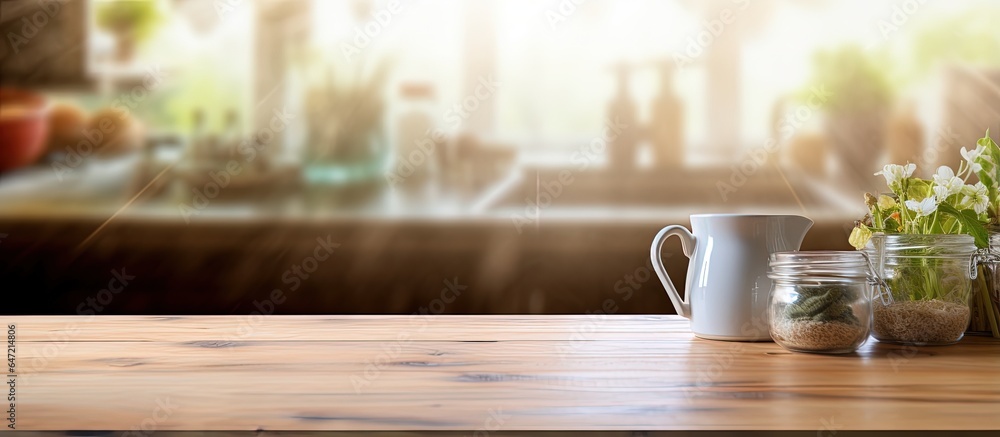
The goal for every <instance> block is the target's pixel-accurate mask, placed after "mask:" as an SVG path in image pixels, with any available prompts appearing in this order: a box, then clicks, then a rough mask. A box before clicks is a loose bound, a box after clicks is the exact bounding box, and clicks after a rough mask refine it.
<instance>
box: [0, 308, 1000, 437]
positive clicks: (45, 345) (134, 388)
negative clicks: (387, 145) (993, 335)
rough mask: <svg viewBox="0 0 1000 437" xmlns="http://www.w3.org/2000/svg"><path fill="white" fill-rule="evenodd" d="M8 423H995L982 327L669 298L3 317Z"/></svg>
mask: <svg viewBox="0 0 1000 437" xmlns="http://www.w3.org/2000/svg"><path fill="white" fill-rule="evenodd" d="M3 322H4V325H8V324H15V325H16V326H17V346H18V350H17V352H18V354H17V364H18V374H19V377H18V386H17V389H18V390H17V400H18V402H17V424H18V429H19V430H40V429H46V430H67V429H73V430H101V429H133V428H136V429H143V427H145V429H149V428H153V429H156V430H161V431H162V430H257V429H265V430H324V429H330V430H350V429H354V430H360V429H364V430H477V429H480V430H490V429H499V430H551V429H602V430H642V429H715V430H726V429H766V430H772V429H773V430H778V429H795V430H817V431H824V430H826V431H836V430H848V429H975V430H983V429H997V428H1000V342H997V341H995V340H992V339H989V338H982V337H970V338H966V339H965V340H963V341H962V342H961V343H960V344H958V345H954V346H946V347H926V348H914V347H905V346H895V345H888V344H883V343H878V342H875V341H874V340H870V342H869V343H868V344H866V345H865V346H864V347H863V348H862V350H860V351H859V352H858V353H857V354H854V355H849V356H822V355H809V354H793V353H789V352H786V351H784V350H783V349H781V348H780V347H778V346H777V345H775V344H774V343H730V342H716V341H709V340H701V339H697V338H694V336H693V335H692V334H691V333H690V331H689V329H688V322H687V321H686V320H684V319H681V318H678V317H676V316H585V315H581V316H437V317H432V316H427V317H399V316H323V317H317V316H268V317H247V316H240V317H235V316H216V317H131V316H121V317H116V316H106V317H90V318H88V317H47V316H24V317H4V318H3Z"/></svg>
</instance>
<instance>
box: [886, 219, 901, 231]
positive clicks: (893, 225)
mask: <svg viewBox="0 0 1000 437" xmlns="http://www.w3.org/2000/svg"><path fill="white" fill-rule="evenodd" d="M882 227H883V228H884V229H885V230H886V232H899V222H898V221H896V219H894V218H892V217H886V218H885V221H884V222H882Z"/></svg>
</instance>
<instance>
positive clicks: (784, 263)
mask: <svg viewBox="0 0 1000 437" xmlns="http://www.w3.org/2000/svg"><path fill="white" fill-rule="evenodd" d="M767 276H768V277H769V278H771V280H772V284H773V285H772V286H771V294H770V297H769V301H768V316H769V324H770V330H771V338H772V339H774V341H775V343H778V344H779V345H781V347H783V348H785V349H788V350H790V351H795V352H817V353H828V354H843V353H850V352H854V351H855V350H857V348H858V347H860V346H861V345H862V344H864V342H865V340H867V339H868V332H869V329H870V327H871V295H872V293H871V290H872V283H873V280H872V275H871V269H870V268H869V263H868V260H867V259H866V257H865V255H864V254H863V253H861V252H853V251H851V252H841V251H816V252H778V253H774V254H772V255H771V258H770V262H769V268H768V274H767Z"/></svg>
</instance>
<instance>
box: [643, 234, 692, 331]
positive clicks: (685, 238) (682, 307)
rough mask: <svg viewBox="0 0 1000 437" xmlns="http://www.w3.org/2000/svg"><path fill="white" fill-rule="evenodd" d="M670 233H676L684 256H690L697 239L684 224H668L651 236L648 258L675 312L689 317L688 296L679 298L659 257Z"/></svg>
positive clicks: (689, 305)
mask: <svg viewBox="0 0 1000 437" xmlns="http://www.w3.org/2000/svg"><path fill="white" fill-rule="evenodd" d="M671 235H676V236H677V237H678V238H680V239H681V248H682V249H683V250H684V256H686V257H688V258H690V257H691V254H692V253H694V249H695V244H696V243H697V241H696V240H695V238H694V235H692V234H691V231H688V230H687V228H685V227H684V226H679V225H670V226H667V227H665V228H663V229H661V230H660V232H659V233H657V234H656V237H654V238H653V245H652V246H651V247H650V248H649V259H650V260H651V261H652V262H653V270H655V271H656V276H657V277H659V278H660V282H662V283H663V288H664V289H665V290H666V291H667V296H669V297H670V303H672V304H674V309H675V310H677V314H680V315H681V316H683V317H686V318H689V319H690V318H691V304H690V297H689V296H686V295H685V297H684V299H681V296H680V294H679V293H677V289H676V288H674V283H673V282H670V276H668V275H667V269H666V268H665V267H664V266H663V259H662V258H661V257H660V251H661V250H662V249H663V243H665V242H666V241H667V238H670V236H671Z"/></svg>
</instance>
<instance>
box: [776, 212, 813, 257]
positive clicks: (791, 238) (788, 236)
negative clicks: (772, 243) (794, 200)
mask: <svg viewBox="0 0 1000 437" xmlns="http://www.w3.org/2000/svg"><path fill="white" fill-rule="evenodd" d="M783 222H784V223H782V225H783V226H782V228H783V229H782V231H783V233H784V238H783V240H785V241H787V242H788V243H790V245H791V246H792V247H793V249H792V250H798V248H799V247H800V246H801V245H802V240H804V239H805V238H806V233H807V232H809V229H810V228H812V225H813V221H812V220H810V219H809V218H806V217H802V216H798V215H790V216H787V217H786V220H784V221H783Z"/></svg>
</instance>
